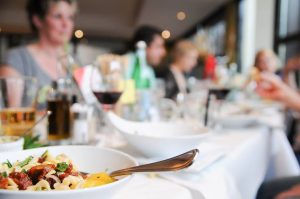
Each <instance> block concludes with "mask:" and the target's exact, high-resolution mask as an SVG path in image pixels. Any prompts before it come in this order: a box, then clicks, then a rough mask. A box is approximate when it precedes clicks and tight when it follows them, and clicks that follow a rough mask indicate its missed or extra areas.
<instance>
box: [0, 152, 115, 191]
mask: <svg viewBox="0 0 300 199" xmlns="http://www.w3.org/2000/svg"><path fill="white" fill-rule="evenodd" d="M114 181H115V179H114V178H112V177H110V176H109V175H108V174H107V173H105V172H102V173H95V174H90V175H84V174H82V173H80V172H79V171H78V170H77V169H76V167H75V166H74V165H73V163H72V161H71V160H70V159H69V158H68V157H67V156H66V155H65V154H60V155H57V156H56V157H54V156H52V155H51V154H50V153H49V152H48V151H45V152H44V153H43V154H42V155H41V156H39V157H33V156H29V157H27V158H26V159H24V160H23V161H16V162H14V163H11V162H10V161H9V160H7V161H6V162H3V163H1V164H0V189H7V190H26V191H48V190H73V189H81V188H89V187H95V186H100V185H104V184H108V183H112V182H114Z"/></svg>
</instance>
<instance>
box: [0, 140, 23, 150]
mask: <svg viewBox="0 0 300 199" xmlns="http://www.w3.org/2000/svg"><path fill="white" fill-rule="evenodd" d="M0 139H1V141H0V152H8V151H21V150H23V144H24V138H23V137H18V136H0ZM8 140H11V141H9V142H8ZM4 141H5V142H4Z"/></svg>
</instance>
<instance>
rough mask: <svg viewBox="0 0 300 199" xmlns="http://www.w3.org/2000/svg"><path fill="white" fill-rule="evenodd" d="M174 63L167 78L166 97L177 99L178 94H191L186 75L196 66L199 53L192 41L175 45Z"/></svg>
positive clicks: (184, 41)
mask: <svg viewBox="0 0 300 199" xmlns="http://www.w3.org/2000/svg"><path fill="white" fill-rule="evenodd" d="M172 53H173V54H172V63H171V65H170V67H169V71H168V73H167V75H166V77H165V81H166V97H167V98H171V99H175V98H176V96H177V94H178V93H183V94H186V93H188V92H189V90H188V87H187V82H186V77H185V75H186V74H187V73H189V72H191V70H192V69H193V68H194V67H195V66H196V64H197V60H198V51H197V48H196V46H194V45H193V44H192V43H191V42H190V41H186V40H182V41H179V42H177V43H176V44H175V47H174V49H173V52H172Z"/></svg>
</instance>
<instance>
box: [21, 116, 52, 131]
mask: <svg viewBox="0 0 300 199" xmlns="http://www.w3.org/2000/svg"><path fill="white" fill-rule="evenodd" d="M51 113H52V112H51V111H47V112H46V113H45V114H44V115H43V116H42V117H41V118H40V119H38V121H36V122H35V123H34V124H33V125H32V126H31V127H30V128H29V129H26V130H25V131H24V132H23V135H27V134H28V133H30V131H31V130H32V129H33V128H34V127H35V126H36V125H38V124H39V123H40V122H41V121H43V120H44V119H45V118H46V117H47V116H49V115H51Z"/></svg>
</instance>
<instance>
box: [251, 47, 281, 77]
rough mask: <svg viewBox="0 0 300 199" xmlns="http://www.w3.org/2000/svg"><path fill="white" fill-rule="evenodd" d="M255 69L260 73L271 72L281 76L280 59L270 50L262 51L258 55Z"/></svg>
mask: <svg viewBox="0 0 300 199" xmlns="http://www.w3.org/2000/svg"><path fill="white" fill-rule="evenodd" d="M254 67H256V68H257V69H258V70H259V71H260V72H269V73H275V74H277V75H280V71H279V59H278V57H277V56H276V54H275V53H274V52H273V51H272V50H269V49H262V50H259V51H258V52H257V53H256V56H255V63H254Z"/></svg>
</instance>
